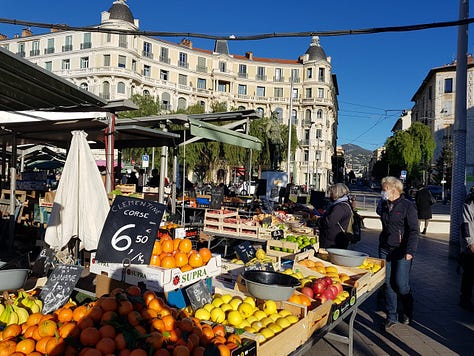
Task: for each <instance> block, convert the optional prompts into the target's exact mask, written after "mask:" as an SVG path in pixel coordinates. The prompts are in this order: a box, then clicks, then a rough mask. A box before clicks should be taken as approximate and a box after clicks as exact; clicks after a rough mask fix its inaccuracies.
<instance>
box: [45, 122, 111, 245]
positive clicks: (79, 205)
mask: <svg viewBox="0 0 474 356" xmlns="http://www.w3.org/2000/svg"><path fill="white" fill-rule="evenodd" d="M86 137H87V133H85V132H84V131H72V141H71V146H70V148H69V152H68V155H67V158H66V163H65V164H64V169H63V171H62V174H61V179H60V180H59V185H58V189H57V191H56V196H55V198H54V204H53V209H52V211H51V216H50V218H49V221H48V227H47V228H46V234H45V241H46V243H47V244H48V245H49V246H50V247H51V248H52V249H54V250H61V249H63V248H64V247H65V246H66V245H67V244H68V242H69V241H70V240H71V238H72V237H77V238H78V239H79V240H80V244H79V249H80V250H82V249H86V250H88V251H90V250H95V249H97V245H98V242H99V238H100V234H101V231H102V227H103V226H104V222H105V219H106V218H107V214H108V212H109V209H110V205H109V201H108V198H107V193H106V191H105V187H104V183H103V181H102V178H101V176H100V172H99V169H98V167H97V164H96V162H95V159H94V156H93V155H92V152H91V149H90V147H89V144H88V143H87V139H86Z"/></svg>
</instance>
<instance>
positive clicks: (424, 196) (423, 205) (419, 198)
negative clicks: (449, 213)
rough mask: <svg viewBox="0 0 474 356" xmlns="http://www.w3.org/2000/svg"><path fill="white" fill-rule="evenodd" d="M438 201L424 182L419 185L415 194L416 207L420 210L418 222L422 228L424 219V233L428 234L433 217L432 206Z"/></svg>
mask: <svg viewBox="0 0 474 356" xmlns="http://www.w3.org/2000/svg"><path fill="white" fill-rule="evenodd" d="M435 202H436V199H435V198H434V197H433V195H432V194H431V192H430V191H429V190H428V188H426V187H425V186H424V185H423V184H420V185H419V186H418V190H417V192H416V195H415V203H416V208H417V210H418V223H419V228H420V230H421V222H422V221H424V228H423V230H422V231H421V233H422V234H423V235H425V234H426V229H428V224H429V222H430V219H431V218H432V217H433V213H432V211H431V206H432V205H433V204H434V203H435Z"/></svg>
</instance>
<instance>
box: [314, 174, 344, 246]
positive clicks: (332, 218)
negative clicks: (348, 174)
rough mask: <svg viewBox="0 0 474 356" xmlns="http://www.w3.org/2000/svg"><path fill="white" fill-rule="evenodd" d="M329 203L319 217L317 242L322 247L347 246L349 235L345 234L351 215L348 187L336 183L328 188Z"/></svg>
mask: <svg viewBox="0 0 474 356" xmlns="http://www.w3.org/2000/svg"><path fill="white" fill-rule="evenodd" d="M328 195H329V199H330V200H331V203H330V204H329V206H328V207H327V209H326V211H325V212H324V214H323V216H322V217H321V218H320V219H319V244H320V246H321V247H322V248H328V247H337V248H347V246H349V237H348V236H347V234H346V231H347V228H348V226H349V221H350V219H351V216H352V208H351V205H350V200H349V188H347V186H346V185H345V184H343V183H336V184H334V185H331V186H330V187H329V188H328Z"/></svg>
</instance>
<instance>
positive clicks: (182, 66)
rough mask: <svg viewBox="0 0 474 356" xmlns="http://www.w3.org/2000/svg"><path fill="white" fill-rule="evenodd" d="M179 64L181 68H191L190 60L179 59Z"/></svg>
mask: <svg viewBox="0 0 474 356" xmlns="http://www.w3.org/2000/svg"><path fill="white" fill-rule="evenodd" d="M178 66H179V67H181V68H189V63H188V62H183V61H178Z"/></svg>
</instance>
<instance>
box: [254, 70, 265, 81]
mask: <svg viewBox="0 0 474 356" xmlns="http://www.w3.org/2000/svg"><path fill="white" fill-rule="evenodd" d="M256 79H257V80H266V79H267V77H266V75H265V67H257V78H256Z"/></svg>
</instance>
